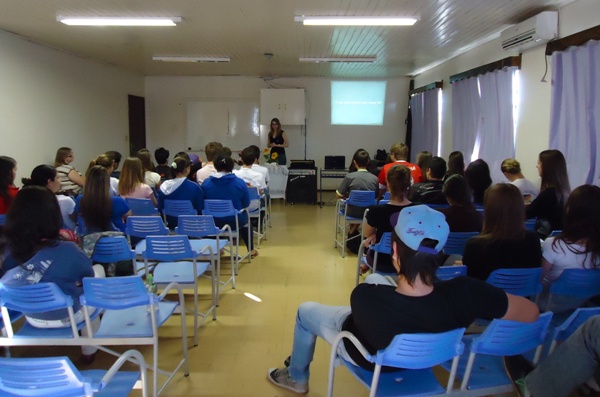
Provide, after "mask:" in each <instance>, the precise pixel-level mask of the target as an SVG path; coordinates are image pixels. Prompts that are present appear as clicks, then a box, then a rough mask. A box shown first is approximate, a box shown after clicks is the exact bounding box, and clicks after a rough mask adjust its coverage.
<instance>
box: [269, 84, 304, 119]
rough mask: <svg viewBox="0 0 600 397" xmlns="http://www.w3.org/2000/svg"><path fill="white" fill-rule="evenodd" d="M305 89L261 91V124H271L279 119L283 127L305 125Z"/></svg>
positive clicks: (270, 89)
mask: <svg viewBox="0 0 600 397" xmlns="http://www.w3.org/2000/svg"><path fill="white" fill-rule="evenodd" d="M304 95H305V91H304V89H287V88H286V89H276V88H269V89H262V90H260V123H261V124H264V125H269V124H271V119H273V118H278V119H279V121H280V122H281V125H304V119H305V118H306V110H305V102H304Z"/></svg>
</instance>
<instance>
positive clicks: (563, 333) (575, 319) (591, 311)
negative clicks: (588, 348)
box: [552, 307, 600, 343]
mask: <svg viewBox="0 0 600 397" xmlns="http://www.w3.org/2000/svg"><path fill="white" fill-rule="evenodd" d="M599 315H600V307H585V308H583V307H580V308H578V309H577V310H575V311H574V312H573V314H571V315H570V316H569V318H567V319H566V320H565V322H564V323H562V324H561V325H560V326H558V327H556V328H555V329H554V336H553V338H552V340H553V343H554V342H563V341H565V340H567V338H568V337H569V336H571V334H572V333H573V332H575V331H576V330H577V328H579V327H580V326H581V325H582V324H583V323H585V322H586V321H587V320H588V319H589V318H590V317H594V316H599Z"/></svg>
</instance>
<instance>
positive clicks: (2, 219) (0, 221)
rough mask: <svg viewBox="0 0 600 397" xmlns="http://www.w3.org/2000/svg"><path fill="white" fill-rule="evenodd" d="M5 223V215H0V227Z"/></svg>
mask: <svg viewBox="0 0 600 397" xmlns="http://www.w3.org/2000/svg"><path fill="white" fill-rule="evenodd" d="M5 223H6V214H0V226H4V224H5Z"/></svg>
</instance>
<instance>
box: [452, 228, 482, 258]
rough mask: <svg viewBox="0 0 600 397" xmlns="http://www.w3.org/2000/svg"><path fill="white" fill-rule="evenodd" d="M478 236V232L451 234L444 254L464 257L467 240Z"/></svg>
mask: <svg viewBox="0 0 600 397" xmlns="http://www.w3.org/2000/svg"><path fill="white" fill-rule="evenodd" d="M478 235H479V233H478V232H450V234H448V240H447V241H446V245H444V253H445V254H447V255H452V254H457V255H462V254H463V252H464V251H465V245H467V240H469V239H470V238H471V237H475V236H478Z"/></svg>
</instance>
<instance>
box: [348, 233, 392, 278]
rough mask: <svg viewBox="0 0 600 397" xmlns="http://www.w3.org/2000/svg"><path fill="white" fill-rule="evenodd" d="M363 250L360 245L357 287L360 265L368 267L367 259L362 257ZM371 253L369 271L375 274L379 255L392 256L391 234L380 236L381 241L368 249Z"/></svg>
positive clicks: (385, 274)
mask: <svg viewBox="0 0 600 397" xmlns="http://www.w3.org/2000/svg"><path fill="white" fill-rule="evenodd" d="M363 250H364V247H363V245H362V244H361V247H360V250H359V253H358V254H359V255H358V268H357V270H356V285H358V282H359V280H360V268H361V266H362V265H366V266H369V264H368V263H367V259H366V257H365V256H364V255H363ZM370 250H371V251H373V252H374V255H373V266H372V267H371V266H369V267H371V271H372V272H373V273H376V272H377V258H378V256H379V254H380V253H382V254H388V255H391V254H392V233H391V232H386V233H383V234H382V235H381V239H380V240H379V241H378V242H377V243H376V244H374V245H372V246H371V248H370ZM379 273H380V274H382V275H384V276H387V275H389V274H387V273H382V272H379ZM392 276H396V274H393V275H392Z"/></svg>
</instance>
